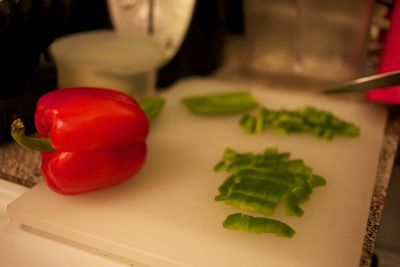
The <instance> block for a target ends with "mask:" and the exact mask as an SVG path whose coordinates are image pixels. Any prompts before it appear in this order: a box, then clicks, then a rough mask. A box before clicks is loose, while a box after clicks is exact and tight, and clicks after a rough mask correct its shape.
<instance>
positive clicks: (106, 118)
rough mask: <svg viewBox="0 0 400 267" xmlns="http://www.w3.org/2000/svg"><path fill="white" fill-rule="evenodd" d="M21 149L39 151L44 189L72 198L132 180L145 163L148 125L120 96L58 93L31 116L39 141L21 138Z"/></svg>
mask: <svg viewBox="0 0 400 267" xmlns="http://www.w3.org/2000/svg"><path fill="white" fill-rule="evenodd" d="M21 124H22V122H21V121H19V122H14V123H13V125H12V135H13V137H14V139H15V140H16V141H17V142H18V143H19V144H20V145H22V146H25V147H29V148H33V149H38V150H41V151H42V153H41V155H42V159H43V161H42V166H41V169H42V173H43V176H44V178H45V180H46V182H47V184H48V186H49V187H50V188H51V189H52V190H54V191H55V192H58V193H60V194H64V195H77V194H82V193H85V192H90V191H94V190H98V189H102V188H106V187H110V186H113V185H116V184H119V183H121V182H123V181H125V180H127V179H129V178H130V177H132V176H134V175H135V174H136V173H137V172H138V171H139V170H140V169H141V168H142V166H143V164H144V162H145V159H146V153H147V150H146V138H147V136H148V133H149V121H148V119H147V117H146V115H145V113H144V112H143V110H142V109H141V108H140V107H139V105H138V103H137V102H136V101H135V100H134V99H133V98H131V97H130V96H128V95H125V94H123V93H120V92H117V91H113V90H108V89H98V88H68V89H59V90H55V91H52V92H50V93H47V94H45V95H43V96H42V97H41V98H40V99H39V101H38V103H37V108H36V112H35V126H36V129H37V131H38V133H39V135H40V138H33V137H27V136H25V135H24V131H25V129H24V127H23V124H22V127H21Z"/></svg>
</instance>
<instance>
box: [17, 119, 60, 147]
mask: <svg viewBox="0 0 400 267" xmlns="http://www.w3.org/2000/svg"><path fill="white" fill-rule="evenodd" d="M11 136H12V137H13V138H14V140H15V142H17V144H18V145H20V146H22V147H24V148H28V149H33V150H39V151H43V152H53V151H55V149H54V148H53V147H52V146H51V144H50V139H49V138H39V137H31V136H26V135H25V125H24V123H23V122H22V120H21V119H16V120H14V121H13V122H12V124H11Z"/></svg>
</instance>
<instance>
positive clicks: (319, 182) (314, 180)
mask: <svg viewBox="0 0 400 267" xmlns="http://www.w3.org/2000/svg"><path fill="white" fill-rule="evenodd" d="M310 185H311V187H317V186H324V185H326V180H325V179H324V178H323V177H321V176H319V175H316V174H313V175H312V176H311V181H310Z"/></svg>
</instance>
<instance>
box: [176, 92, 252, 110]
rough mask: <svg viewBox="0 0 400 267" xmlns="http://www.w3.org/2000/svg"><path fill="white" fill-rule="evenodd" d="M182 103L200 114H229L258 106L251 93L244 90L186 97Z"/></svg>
mask: <svg viewBox="0 0 400 267" xmlns="http://www.w3.org/2000/svg"><path fill="white" fill-rule="evenodd" d="M182 103H183V104H184V105H185V106H186V107H187V108H188V109H189V110H190V111H191V112H192V113H194V114H198V115H227V114H233V113H240V112H245V111H249V110H251V109H253V108H256V107H257V106H258V104H257V102H256V101H255V100H254V98H253V97H252V96H251V94H250V93H249V92H244V91H239V92H230V93H221V94H210V95H202V96H192V97H187V98H184V99H183V100H182Z"/></svg>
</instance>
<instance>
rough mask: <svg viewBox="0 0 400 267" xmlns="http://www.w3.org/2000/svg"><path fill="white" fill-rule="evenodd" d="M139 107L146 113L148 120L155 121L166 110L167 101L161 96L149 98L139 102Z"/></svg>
mask: <svg viewBox="0 0 400 267" xmlns="http://www.w3.org/2000/svg"><path fill="white" fill-rule="evenodd" d="M139 106H140V107H141V108H142V109H143V111H144V113H146V116H147V118H148V119H149V120H150V121H154V120H155V119H156V118H157V117H158V115H160V113H161V111H162V109H163V108H164V106H165V100H164V99H163V98H161V97H159V96H149V97H146V98H143V99H141V100H139Z"/></svg>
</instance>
